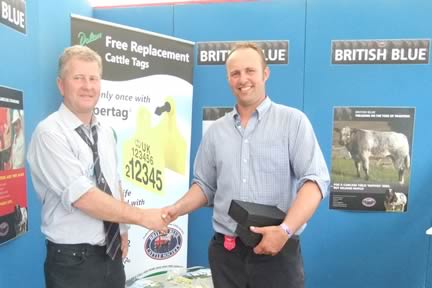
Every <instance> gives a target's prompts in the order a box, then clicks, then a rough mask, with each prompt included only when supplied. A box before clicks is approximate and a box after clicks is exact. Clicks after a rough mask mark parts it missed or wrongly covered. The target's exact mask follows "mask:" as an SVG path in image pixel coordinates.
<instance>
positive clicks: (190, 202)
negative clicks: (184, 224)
mask: <svg viewBox="0 0 432 288" xmlns="http://www.w3.org/2000/svg"><path fill="white" fill-rule="evenodd" d="M207 202H208V200H207V197H206V195H205V194H204V192H203V191H202V190H201V187H200V186H199V185H198V184H192V186H191V187H190V189H189V191H188V192H187V193H186V194H185V195H184V196H183V197H182V198H180V200H178V201H177V202H176V203H175V204H174V206H175V207H176V208H177V211H178V216H181V215H184V214H188V213H190V212H192V211H194V210H196V209H198V208H200V207H203V206H205V205H206V204H207Z"/></svg>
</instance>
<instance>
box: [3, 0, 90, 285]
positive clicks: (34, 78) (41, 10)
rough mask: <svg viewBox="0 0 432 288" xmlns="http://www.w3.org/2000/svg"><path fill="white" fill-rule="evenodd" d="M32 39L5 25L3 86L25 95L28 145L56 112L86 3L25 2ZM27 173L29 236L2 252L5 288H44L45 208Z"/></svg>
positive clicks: (79, 1) (6, 247) (80, 1)
mask: <svg viewBox="0 0 432 288" xmlns="http://www.w3.org/2000/svg"><path fill="white" fill-rule="evenodd" d="M26 5H27V7H26V21H27V34H26V35H24V34H21V33H18V32H16V31H15V30H12V29H10V28H9V27H7V26H5V25H0V43H1V45H0V55H1V62H0V63H1V69H0V85H2V86H9V87H11V88H14V89H18V90H22V91H23V96H24V100H23V101H24V121H25V127H24V128H25V140H26V145H27V144H28V142H29V140H30V137H31V134H32V132H33V130H34V128H35V127H36V124H37V123H38V122H39V121H40V120H42V119H43V118H45V117H46V116H47V115H48V114H49V113H51V112H53V111H54V110H56V109H57V107H58V105H59V104H60V102H61V100H62V99H61V96H60V94H59V93H58V91H57V87H56V73H57V58H58V56H59V55H60V53H61V52H62V51H63V49H64V48H65V47H66V46H68V45H69V43H70V32H69V31H70V28H69V27H70V13H79V14H81V15H86V16H91V13H92V9H91V7H90V6H89V5H88V4H87V2H86V1H85V0H74V1H61V2H59V1H54V0H44V1H26ZM26 168H27V175H26V176H27V204H28V211H29V212H28V216H29V232H28V233H26V234H24V235H23V236H20V237H19V238H17V239H16V240H13V241H10V242H8V243H6V244H4V245H2V246H0V288H9V287H11V288H12V287H14V288H15V287H17V288H18V287H19V288H21V287H32V288H33V287H34V288H40V287H45V285H44V280H43V261H44V259H45V240H44V237H43V235H42V233H41V232H40V207H41V205H40V202H39V199H37V196H36V194H35V193H34V189H33V185H32V183H31V179H30V175H29V173H28V171H29V170H28V166H26Z"/></svg>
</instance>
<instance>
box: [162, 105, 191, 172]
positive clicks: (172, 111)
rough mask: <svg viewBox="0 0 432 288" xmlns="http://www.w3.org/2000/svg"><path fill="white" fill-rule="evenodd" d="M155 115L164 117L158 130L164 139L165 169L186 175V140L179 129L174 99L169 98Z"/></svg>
mask: <svg viewBox="0 0 432 288" xmlns="http://www.w3.org/2000/svg"><path fill="white" fill-rule="evenodd" d="M155 114H156V115H160V116H161V117H162V119H161V121H160V123H159V125H158V126H157V127H156V129H157V130H158V134H159V135H160V137H161V138H162V143H163V147H164V152H165V167H166V168H168V169H170V170H172V171H174V172H177V173H179V174H182V175H184V174H185V170H186V140H185V139H184V138H183V136H182V135H181V134H180V131H179V129H178V127H177V114H176V105H175V102H174V99H173V98H172V97H167V98H166V99H165V103H164V105H162V106H160V107H158V108H156V110H155Z"/></svg>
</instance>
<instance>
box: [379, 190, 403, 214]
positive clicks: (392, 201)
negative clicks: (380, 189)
mask: <svg viewBox="0 0 432 288" xmlns="http://www.w3.org/2000/svg"><path fill="white" fill-rule="evenodd" d="M406 203H407V196H406V195H405V194H404V193H402V192H394V191H393V190H392V189H388V190H387V191H386V192H385V199H384V208H385V210H386V211H388V212H403V211H404V210H405V205H406Z"/></svg>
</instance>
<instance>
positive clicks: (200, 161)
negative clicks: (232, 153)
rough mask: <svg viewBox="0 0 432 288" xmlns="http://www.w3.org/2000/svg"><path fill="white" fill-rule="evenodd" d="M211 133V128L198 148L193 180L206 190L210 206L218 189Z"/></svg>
mask: <svg viewBox="0 0 432 288" xmlns="http://www.w3.org/2000/svg"><path fill="white" fill-rule="evenodd" d="M211 135H212V134H211V130H208V131H207V133H206V134H205V136H204V138H203V141H202V142H201V144H200V147H199V148H198V152H197V156H196V158H195V163H194V178H193V180H192V183H196V184H197V185H198V186H200V188H201V190H202V191H203V192H204V194H205V196H206V197H207V201H208V202H207V205H208V206H213V202H214V196H215V193H216V189H217V184H216V179H217V174H216V165H215V164H214V160H213V158H214V157H213V154H212V146H211V145H210V143H211V139H210V137H211Z"/></svg>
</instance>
